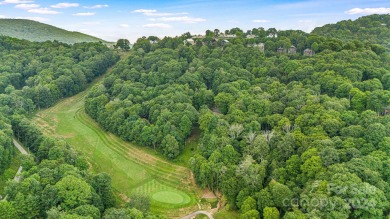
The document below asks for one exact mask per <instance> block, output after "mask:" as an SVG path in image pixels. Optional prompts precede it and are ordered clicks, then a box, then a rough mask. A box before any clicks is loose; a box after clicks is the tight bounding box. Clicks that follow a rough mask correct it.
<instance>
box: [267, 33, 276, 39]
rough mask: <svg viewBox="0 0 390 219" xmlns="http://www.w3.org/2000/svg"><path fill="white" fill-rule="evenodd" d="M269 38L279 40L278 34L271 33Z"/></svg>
mask: <svg viewBox="0 0 390 219" xmlns="http://www.w3.org/2000/svg"><path fill="white" fill-rule="evenodd" d="M267 38H278V34H277V33H269V34H268V36H267Z"/></svg>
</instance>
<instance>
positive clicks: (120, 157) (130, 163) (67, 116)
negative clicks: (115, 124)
mask: <svg viewBox="0 0 390 219" xmlns="http://www.w3.org/2000/svg"><path fill="white" fill-rule="evenodd" d="M86 92H87V91H85V92H82V93H80V94H78V95H76V96H73V97H70V98H67V99H64V100H63V101H61V102H59V103H58V104H57V105H55V106H54V107H51V108H49V109H46V110H43V111H40V112H38V113H37V114H36V116H35V117H34V120H35V122H36V124H37V125H39V127H41V129H42V131H43V132H44V133H45V134H49V135H51V136H57V137H60V138H64V139H65V140H66V141H67V142H69V143H70V144H71V145H72V146H73V147H74V148H75V149H76V150H78V151H79V152H81V153H82V154H84V155H85V156H86V157H87V158H88V160H89V162H90V163H91V167H92V171H93V172H106V173H108V174H109V175H110V176H111V177H112V185H113V187H114V189H115V190H116V192H117V193H118V195H119V196H120V197H121V198H122V199H123V200H126V198H127V197H128V196H129V195H130V194H131V193H132V192H141V193H144V194H147V195H149V196H150V198H151V204H152V212H154V213H163V214H166V215H168V216H169V217H170V218H174V217H179V216H183V215H185V214H186V213H188V212H190V211H193V210H196V209H197V208H196V198H197V196H198V195H199V190H198V189H197V187H196V186H195V184H194V182H193V179H192V174H191V172H190V170H189V169H187V168H185V167H183V166H179V165H175V164H173V163H171V162H168V161H165V160H164V159H162V158H160V157H159V156H157V154H156V152H154V151H153V150H151V149H148V148H144V147H139V146H136V145H133V144H131V143H128V142H125V141H123V140H121V139H120V138H118V137H116V136H115V135H113V134H111V133H107V132H105V131H103V130H102V129H100V127H99V126H98V124H96V123H95V122H94V121H93V120H92V119H91V118H90V117H89V116H88V115H86V113H85V112H84V97H85V95H86Z"/></svg>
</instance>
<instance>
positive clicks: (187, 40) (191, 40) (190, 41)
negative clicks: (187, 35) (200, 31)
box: [183, 39, 195, 46]
mask: <svg viewBox="0 0 390 219" xmlns="http://www.w3.org/2000/svg"><path fill="white" fill-rule="evenodd" d="M183 43H184V45H185V46H187V45H192V46H193V45H195V40H193V39H186V40H184V41H183Z"/></svg>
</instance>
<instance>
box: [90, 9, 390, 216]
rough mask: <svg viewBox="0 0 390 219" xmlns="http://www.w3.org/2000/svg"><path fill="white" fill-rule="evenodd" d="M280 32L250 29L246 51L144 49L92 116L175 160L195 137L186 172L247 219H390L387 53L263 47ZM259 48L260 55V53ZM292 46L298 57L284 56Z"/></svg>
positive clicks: (216, 42) (324, 40) (299, 37)
mask: <svg viewBox="0 0 390 219" xmlns="http://www.w3.org/2000/svg"><path fill="white" fill-rule="evenodd" d="M373 18H375V16H373ZM353 25H354V23H352V26H353ZM329 28H330V30H329V32H332V30H333V29H332V26H330V27H329ZM272 31H274V30H268V31H265V30H263V29H254V30H252V31H250V32H251V33H252V34H255V35H257V36H258V38H255V39H248V38H245V34H242V33H244V31H242V30H237V29H232V30H230V32H238V33H241V34H238V36H237V37H236V38H234V39H229V41H228V42H226V41H222V40H221V39H215V38H213V37H214V36H212V34H209V36H208V37H206V38H204V39H198V40H196V41H195V43H194V45H189V44H186V45H184V43H183V40H185V39H188V38H190V37H191V35H190V34H183V35H182V36H180V37H176V38H170V37H165V38H164V39H162V40H158V43H153V44H152V43H151V42H150V39H147V38H141V39H139V40H138V41H137V42H136V44H135V45H134V47H133V50H132V52H131V55H130V56H129V58H128V59H127V60H123V61H121V62H120V63H118V65H117V66H116V67H115V68H114V69H113V73H112V74H111V75H109V76H107V77H106V78H105V79H104V81H103V83H102V84H99V85H97V86H95V87H94V88H93V89H92V91H91V92H90V93H89V95H88V97H87V99H86V109H85V110H86V112H87V113H88V114H89V115H90V116H91V117H92V118H94V119H95V120H96V121H97V122H98V123H99V124H100V125H101V126H102V127H103V128H105V129H107V130H109V131H111V132H113V133H116V134H118V135H119V136H120V137H122V138H123V139H126V140H129V141H132V142H136V143H138V144H140V145H144V146H149V147H151V148H154V149H156V150H158V151H160V152H161V153H162V154H163V155H165V156H166V157H167V158H169V159H175V158H176V157H177V156H178V155H179V154H180V153H181V152H182V151H183V148H184V147H185V140H186V139H187V138H188V137H189V135H190V134H191V131H192V130H193V129H194V127H199V128H200V130H201V132H202V133H201V139H200V144H199V145H198V148H197V149H196V150H197V154H196V155H195V156H194V157H193V158H191V159H190V161H189V166H191V167H192V168H193V172H194V174H195V178H196V181H197V183H198V184H199V185H201V186H202V187H208V188H209V189H211V190H213V191H215V192H222V194H223V195H224V197H225V198H226V201H227V204H228V205H229V206H230V209H237V210H238V211H239V212H240V213H241V216H242V218H259V217H260V216H261V217H264V218H279V217H283V218H385V217H386V216H387V215H388V214H389V210H390V208H389V206H390V202H389V201H390V186H389V182H390V172H389V166H390V116H389V115H386V114H385V108H386V107H388V106H389V105H390V55H389V53H387V52H385V50H384V49H383V47H382V46H378V45H374V44H377V43H379V44H383V42H382V41H380V38H378V39H375V40H374V41H371V39H367V41H358V40H354V41H349V40H348V39H343V40H339V39H336V38H337V37H334V38H328V37H323V36H318V35H314V34H310V35H309V34H305V33H303V32H301V31H278V32H277V35H278V37H267V36H269V33H270V32H272ZM381 31H382V30H381V29H379V33H378V35H381V34H382V32H381ZM211 32H212V31H209V32H206V34H207V33H211ZM214 32H217V31H214ZM227 32H229V31H227ZM334 32H335V34H337V32H336V31H334ZM340 38H342V36H340ZM260 42H262V43H264V45H265V51H264V52H263V51H261V49H259V48H257V47H254V46H253V44H254V43H260ZM292 45H293V46H295V47H294V48H296V53H295V52H286V50H283V48H292V47H291V46H292ZM278 48H282V50H280V49H278ZM378 48H382V49H378ZM305 49H312V51H315V52H316V54H315V55H313V53H310V54H307V53H305V55H303V53H304V50H305ZM289 51H290V50H289ZM294 51H295V50H294ZM306 51H307V50H306Z"/></svg>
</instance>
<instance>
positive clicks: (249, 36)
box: [246, 34, 256, 39]
mask: <svg viewBox="0 0 390 219" xmlns="http://www.w3.org/2000/svg"><path fill="white" fill-rule="evenodd" d="M246 38H248V39H253V38H256V35H253V34H249V35H246Z"/></svg>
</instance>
